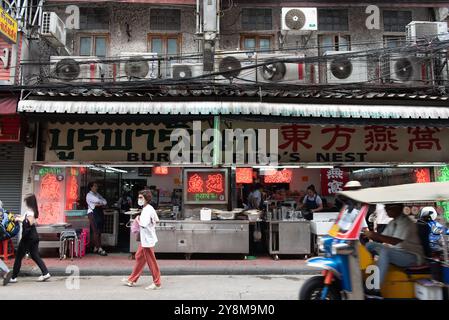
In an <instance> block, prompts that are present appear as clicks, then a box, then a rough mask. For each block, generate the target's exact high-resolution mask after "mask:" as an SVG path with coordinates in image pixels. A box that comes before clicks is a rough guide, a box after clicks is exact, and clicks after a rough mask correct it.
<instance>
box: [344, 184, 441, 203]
mask: <svg viewBox="0 0 449 320" xmlns="http://www.w3.org/2000/svg"><path fill="white" fill-rule="evenodd" d="M338 195H342V196H345V197H348V198H351V199H353V200H356V201H358V202H363V203H370V204H375V203H385V204H386V203H413V202H436V201H447V200H449V182H426V183H410V184H401V185H397V186H389V187H378V188H366V189H360V190H354V191H341V192H339V193H338Z"/></svg>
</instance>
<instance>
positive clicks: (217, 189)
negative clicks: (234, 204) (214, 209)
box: [184, 169, 228, 204]
mask: <svg viewBox="0 0 449 320" xmlns="http://www.w3.org/2000/svg"><path fill="white" fill-rule="evenodd" d="M184 203H187V204H203V203H204V204H227V203H228V171H227V170H226V169H185V170H184Z"/></svg>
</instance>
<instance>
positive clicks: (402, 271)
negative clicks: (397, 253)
mask: <svg viewBox="0 0 449 320" xmlns="http://www.w3.org/2000/svg"><path fill="white" fill-rule="evenodd" d="M339 196H341V197H343V198H346V199H350V202H351V206H348V205H346V206H344V207H343V208H342V210H341V212H340V214H339V215H338V218H337V220H336V222H335V224H334V225H333V226H332V228H331V229H330V231H329V234H328V236H327V237H323V238H322V239H321V240H320V244H319V245H320V249H321V250H322V251H324V252H325V255H324V257H314V258H311V259H309V260H307V264H308V265H309V266H312V267H316V268H319V269H322V270H323V271H322V275H320V276H314V277H312V278H310V279H308V280H307V281H306V282H305V283H304V285H303V286H302V287H301V290H300V294H299V298H300V299H301V300H341V299H349V300H363V299H365V297H366V295H365V290H364V289H365V285H366V283H367V280H371V279H372V277H371V279H370V276H372V274H373V270H375V268H373V266H375V265H376V263H375V261H374V258H373V256H372V255H371V254H370V253H369V252H368V250H367V249H366V248H365V246H364V245H363V244H362V242H361V230H362V227H363V222H364V220H365V219H366V215H367V213H368V210H369V207H370V205H375V204H379V203H380V204H398V203H399V204H414V203H420V204H421V203H435V202H438V201H449V182H430V183H414V184H404V185H397V186H389V187H379V188H366V189H360V190H356V191H342V192H340V193H339ZM354 204H357V205H354ZM417 228H418V226H417ZM442 240H443V242H444V243H443V244H442V247H443V249H444V250H443V254H442V256H441V257H439V258H437V259H436V258H435V257H426V263H425V264H424V265H421V266H416V267H411V268H400V267H397V266H394V265H391V264H390V267H389V270H388V274H387V275H386V277H385V281H384V282H383V284H382V286H381V288H380V292H381V296H382V298H384V299H414V298H416V296H415V283H416V282H421V281H423V280H424V279H432V280H433V281H430V283H434V284H435V285H437V284H438V285H440V286H441V287H442V288H443V289H441V290H442V291H443V292H444V297H445V298H447V290H448V289H447V288H448V286H449V260H448V243H447V236H445V235H444V236H442ZM425 241H429V240H428V238H427V240H426V239H422V245H423V246H425V245H426V243H425ZM436 278H437V279H436Z"/></svg>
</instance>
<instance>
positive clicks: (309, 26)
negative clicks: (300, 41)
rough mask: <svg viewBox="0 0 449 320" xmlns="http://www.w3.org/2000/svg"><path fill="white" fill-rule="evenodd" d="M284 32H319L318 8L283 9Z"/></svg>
mask: <svg viewBox="0 0 449 320" xmlns="http://www.w3.org/2000/svg"><path fill="white" fill-rule="evenodd" d="M281 20H282V30H287V31H316V30H318V10H317V8H282V17H281Z"/></svg>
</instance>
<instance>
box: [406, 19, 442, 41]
mask: <svg viewBox="0 0 449 320" xmlns="http://www.w3.org/2000/svg"><path fill="white" fill-rule="evenodd" d="M406 30H407V36H406V40H407V42H408V43H416V42H418V41H420V40H421V41H429V40H433V39H435V38H438V39H439V40H440V41H447V40H449V33H448V25H447V22H446V21H443V22H430V21H412V22H410V23H409V24H408V25H407V26H406Z"/></svg>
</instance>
